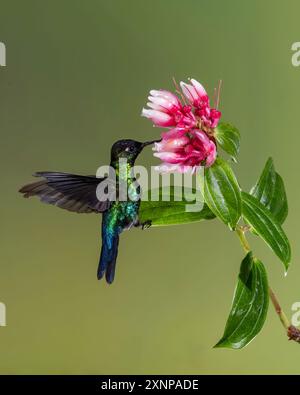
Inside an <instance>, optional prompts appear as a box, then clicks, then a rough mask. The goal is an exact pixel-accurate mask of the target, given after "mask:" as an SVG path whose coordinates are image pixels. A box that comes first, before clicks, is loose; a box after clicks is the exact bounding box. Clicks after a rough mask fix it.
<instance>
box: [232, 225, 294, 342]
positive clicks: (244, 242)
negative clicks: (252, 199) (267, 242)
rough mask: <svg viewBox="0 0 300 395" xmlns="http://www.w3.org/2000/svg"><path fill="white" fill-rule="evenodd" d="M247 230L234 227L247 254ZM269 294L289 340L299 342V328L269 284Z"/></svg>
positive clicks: (248, 246) (248, 248) (248, 247)
mask: <svg viewBox="0 0 300 395" xmlns="http://www.w3.org/2000/svg"><path fill="white" fill-rule="evenodd" d="M247 231H248V228H247V227H243V226H240V227H238V228H237V229H236V233H237V235H238V237H239V239H240V242H241V244H242V246H243V249H244V251H245V252H246V253H247V254H248V252H249V251H251V248H250V245H249V242H248V240H247V238H246V235H245V233H246V232H247ZM269 296H270V299H271V302H272V304H273V306H274V308H275V311H276V313H277V315H278V317H279V319H280V322H281V323H282V325H283V327H284V328H285V330H286V331H287V335H288V338H289V340H294V341H295V342H297V343H300V330H299V329H297V328H296V327H294V326H293V325H292V324H291V322H290V321H289V319H288V318H287V316H286V314H285V312H284V311H283V310H282V308H281V305H280V303H279V300H278V299H277V296H276V295H275V293H274V291H273V290H272V288H271V287H270V286H269Z"/></svg>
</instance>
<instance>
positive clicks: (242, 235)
mask: <svg viewBox="0 0 300 395" xmlns="http://www.w3.org/2000/svg"><path fill="white" fill-rule="evenodd" d="M236 233H237V234H238V236H239V239H240V242H241V244H242V246H243V248H244V250H245V252H246V253H247V254H248V252H249V251H251V248H250V245H249V243H248V240H247V238H246V236H245V231H244V229H243V228H242V227H239V228H237V229H236Z"/></svg>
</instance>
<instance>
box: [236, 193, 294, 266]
mask: <svg viewBox="0 0 300 395" xmlns="http://www.w3.org/2000/svg"><path fill="white" fill-rule="evenodd" d="M242 201H243V217H244V219H245V220H246V222H248V223H249V224H250V225H251V226H252V228H253V229H254V231H255V232H256V233H257V234H258V235H259V236H260V237H261V238H262V239H263V240H264V241H265V242H266V243H267V244H268V246H269V247H270V248H271V249H272V250H273V251H274V253H275V254H276V255H277V256H278V258H279V259H280V260H281V261H282V262H283V264H284V267H285V270H286V271H287V270H288V267H289V263H290V261H291V248H290V243H289V241H288V238H287V236H286V234H285V233H284V231H283V229H282V227H281V225H280V223H279V222H278V221H277V220H276V219H275V218H274V217H273V215H272V214H271V212H270V211H269V210H268V209H267V208H266V207H265V206H264V205H263V204H262V203H260V201H259V200H258V199H257V198H256V197H254V196H252V195H249V194H248V193H246V192H242Z"/></svg>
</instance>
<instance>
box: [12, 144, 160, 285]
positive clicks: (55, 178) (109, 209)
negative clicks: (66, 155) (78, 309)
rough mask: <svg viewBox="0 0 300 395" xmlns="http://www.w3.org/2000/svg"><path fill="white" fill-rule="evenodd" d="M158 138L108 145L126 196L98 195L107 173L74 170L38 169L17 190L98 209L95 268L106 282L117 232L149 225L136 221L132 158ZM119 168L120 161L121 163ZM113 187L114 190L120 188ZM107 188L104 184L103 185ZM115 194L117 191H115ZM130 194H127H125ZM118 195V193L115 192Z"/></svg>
mask: <svg viewBox="0 0 300 395" xmlns="http://www.w3.org/2000/svg"><path fill="white" fill-rule="evenodd" d="M159 141H160V140H153V141H146V142H144V143H141V142H139V141H135V140H130V139H126V140H119V141H117V142H115V143H114V144H113V146H112V147H111V158H110V167H111V169H113V170H114V172H115V181H116V182H115V186H117V185H120V182H121V181H122V182H124V183H126V185H127V191H126V193H127V199H122V200H120V199H119V198H118V197H117V198H115V199H110V198H109V196H107V197H106V198H105V199H99V196H98V195H97V188H98V186H99V184H100V183H101V182H103V181H109V179H108V178H109V177H110V175H108V177H103V178H98V177H96V176H82V175H77V174H69V173H60V172H50V171H42V172H36V173H34V174H33V176H34V177H42V179H41V180H40V181H37V182H34V183H31V184H27V185H25V186H23V187H22V188H21V189H20V190H19V192H20V193H22V194H23V196H24V197H25V198H28V197H31V196H38V197H39V198H40V201H41V202H43V203H48V204H52V205H55V206H57V207H60V208H63V209H66V210H69V211H72V212H76V213H92V212H93V213H98V214H99V213H102V230H101V235H102V247H101V253H100V259H99V265H98V271H97V278H98V280H100V279H102V278H103V277H104V276H105V279H106V281H107V283H108V284H111V283H112V282H113V281H114V277H115V269H116V261H117V255H118V247H119V237H120V234H121V233H122V232H123V231H124V230H126V229H130V228H131V227H133V226H135V227H141V228H142V229H144V228H147V227H149V226H151V221H146V222H144V223H140V221H139V216H138V213H139V207H140V197H139V194H140V186H139V184H138V183H137V181H136V179H135V177H134V176H133V174H132V169H133V166H134V164H135V160H136V159H137V157H138V155H139V154H140V153H141V152H142V150H143V149H144V148H145V147H146V146H149V145H151V144H154V143H156V142H159ZM121 161H125V163H126V167H125V171H121V169H120V163H124V162H121ZM118 189H119V188H118V187H116V190H115V192H118V193H119V192H120V191H119V190H118ZM106 191H107V188H106ZM116 195H117V194H116ZM129 195H130V196H129ZM118 196H119V195H118Z"/></svg>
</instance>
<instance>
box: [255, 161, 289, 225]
mask: <svg viewBox="0 0 300 395" xmlns="http://www.w3.org/2000/svg"><path fill="white" fill-rule="evenodd" d="M250 194H251V195H253V196H255V197H256V198H257V199H258V200H259V201H260V202H261V203H262V204H263V205H264V206H265V207H267V209H268V210H270V211H271V213H272V214H273V216H274V217H275V218H276V219H277V221H278V222H279V223H280V224H283V222H284V220H285V219H286V217H287V214H288V203H287V197H286V192H285V188H284V183H283V180H282V178H281V177H280V175H279V174H278V173H276V171H275V168H274V163H273V159H272V158H269V159H268V160H267V163H266V165H265V167H264V169H263V172H262V174H261V176H260V178H259V180H258V181H257V183H256V184H255V186H254V187H253V188H252V189H251V191H250Z"/></svg>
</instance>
